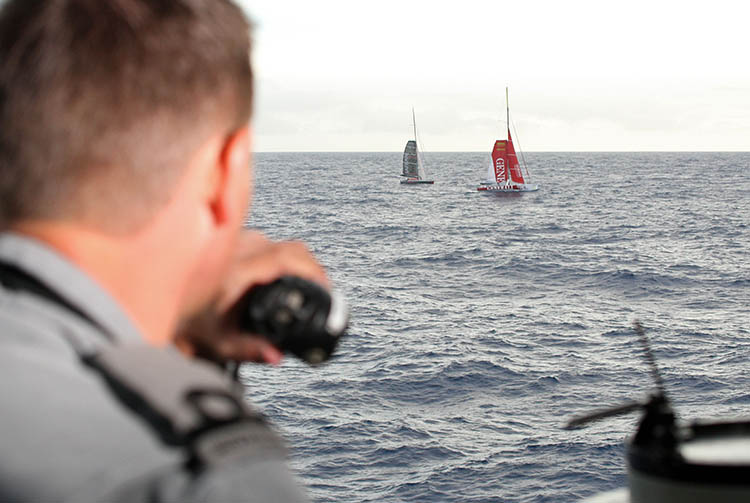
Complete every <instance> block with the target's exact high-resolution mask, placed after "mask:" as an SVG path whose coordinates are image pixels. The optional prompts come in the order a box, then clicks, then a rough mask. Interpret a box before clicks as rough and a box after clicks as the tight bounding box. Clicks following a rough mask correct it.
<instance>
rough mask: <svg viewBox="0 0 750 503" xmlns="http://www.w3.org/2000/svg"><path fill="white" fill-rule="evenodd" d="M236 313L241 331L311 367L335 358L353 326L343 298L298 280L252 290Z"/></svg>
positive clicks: (288, 279)
mask: <svg viewBox="0 0 750 503" xmlns="http://www.w3.org/2000/svg"><path fill="white" fill-rule="evenodd" d="M236 309H237V323H238V326H239V329H240V330H242V331H243V332H249V333H253V334H258V335H262V336H263V337H265V338H267V339H268V340H269V341H271V343H272V344H273V345H274V346H276V347H277V348H279V349H280V350H281V351H284V352H288V353H291V354H293V355H295V356H297V357H298V358H300V359H302V360H304V361H306V362H307V363H309V364H311V365H316V364H318V363H321V362H324V361H325V360H327V359H328V358H330V357H331V355H332V354H333V351H334V349H335V348H336V345H337V344H338V341H339V338H341V336H342V335H344V332H345V330H346V327H347V325H348V322H349V312H348V309H347V307H346V303H345V302H344V300H343V298H341V297H340V296H338V295H337V294H336V293H335V292H334V293H330V294H329V293H328V292H327V291H326V290H325V289H323V288H322V287H321V286H319V285H317V284H316V283H313V282H311V281H307V280H304V279H302V278H298V277H295V276H283V277H281V278H279V279H277V280H276V281H274V282H272V283H269V284H267V285H259V286H255V287H253V288H251V289H250V290H248V291H247V293H245V295H243V296H242V298H241V299H240V300H239V301H238V302H237V304H236Z"/></svg>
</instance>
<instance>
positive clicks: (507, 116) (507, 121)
mask: <svg viewBox="0 0 750 503" xmlns="http://www.w3.org/2000/svg"><path fill="white" fill-rule="evenodd" d="M505 125H506V126H507V127H508V141H511V139H510V104H509V103H508V86H505Z"/></svg>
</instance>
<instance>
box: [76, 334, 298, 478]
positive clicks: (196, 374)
mask: <svg viewBox="0 0 750 503" xmlns="http://www.w3.org/2000/svg"><path fill="white" fill-rule="evenodd" d="M84 361H85V362H86V363H87V364H88V365H89V366H90V367H91V368H93V369H95V370H96V371H98V372H99V373H100V374H101V375H102V376H103V377H104V379H105V380H106V382H107V384H108V385H109V386H110V388H111V389H112V391H113V392H114V394H115V395H116V396H117V397H118V398H119V399H120V401H121V402H122V403H123V404H125V405H126V406H127V407H128V408H130V409H131V410H132V411H133V412H135V413H136V414H137V415H139V416H140V417H141V418H142V419H144V420H145V421H146V422H147V423H148V424H149V425H150V426H151V427H152V429H153V430H154V431H155V432H156V434H157V435H158V436H159V438H160V439H161V440H162V442H163V443H165V444H167V445H172V446H182V447H184V448H186V449H187V451H188V454H189V456H188V461H187V462H188V466H189V467H191V468H193V469H201V468H203V467H205V466H211V465H217V464H223V463H226V462H228V461H231V460H235V459H238V458H247V457H253V458H256V459H283V458H284V457H286V448H285V446H284V444H283V442H282V440H281V438H280V437H278V435H276V433H275V432H274V431H273V430H272V429H271V428H270V426H269V425H268V424H267V422H266V420H265V418H264V417H263V416H262V415H261V414H260V413H258V412H257V411H254V410H252V409H251V408H250V407H249V406H248V405H247V404H246V403H245V400H244V399H243V398H242V394H241V390H240V389H239V385H238V384H237V383H236V382H234V381H232V380H231V379H229V378H228V377H226V376H225V375H224V374H222V373H221V372H220V371H219V370H218V369H217V368H216V367H215V366H214V365H212V364H209V363H205V362H201V361H193V360H188V359H187V358H185V357H184V356H183V355H182V354H180V353H179V352H178V351H177V350H176V349H173V348H161V349H160V348H154V347H151V346H147V345H143V344H139V345H130V346H127V345H121V346H114V345H113V346H107V347H105V348H103V349H102V350H101V351H99V352H98V353H97V354H95V355H93V356H90V357H87V358H85V359H84Z"/></svg>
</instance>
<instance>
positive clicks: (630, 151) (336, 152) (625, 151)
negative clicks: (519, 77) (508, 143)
mask: <svg viewBox="0 0 750 503" xmlns="http://www.w3.org/2000/svg"><path fill="white" fill-rule="evenodd" d="M423 152H424V153H431V154H484V153H487V152H488V151H487V150H424V151H423ZM253 153H254V154H401V153H403V151H402V150H254V151H253ZM523 153H526V154H532V153H533V154H566V153H567V154H750V150H524V151H523Z"/></svg>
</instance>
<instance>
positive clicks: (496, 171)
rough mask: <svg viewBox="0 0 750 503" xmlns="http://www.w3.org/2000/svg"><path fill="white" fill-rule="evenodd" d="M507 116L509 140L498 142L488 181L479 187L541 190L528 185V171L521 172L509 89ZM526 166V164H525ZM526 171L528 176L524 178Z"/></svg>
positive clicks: (505, 190) (500, 190)
mask: <svg viewBox="0 0 750 503" xmlns="http://www.w3.org/2000/svg"><path fill="white" fill-rule="evenodd" d="M505 114H506V120H507V129H508V139H507V140H496V141H495V145H494V147H493V148H492V153H491V155H490V157H491V158H490V164H489V166H488V168H487V179H486V180H484V181H482V182H481V183H480V185H479V187H477V190H478V191H480V192H493V193H500V194H503V193H516V192H533V191H535V190H539V185H536V184H531V183H528V181H527V178H528V175H529V172H528V169H525V168H526V167H525V166H524V170H523V171H522V170H521V165H520V164H519V162H518V155H516V150H515V147H514V146H513V138H512V137H511V135H510V105H509V104H508V88H507V87H506V88H505ZM524 164H525V163H524ZM524 171H526V176H524Z"/></svg>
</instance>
